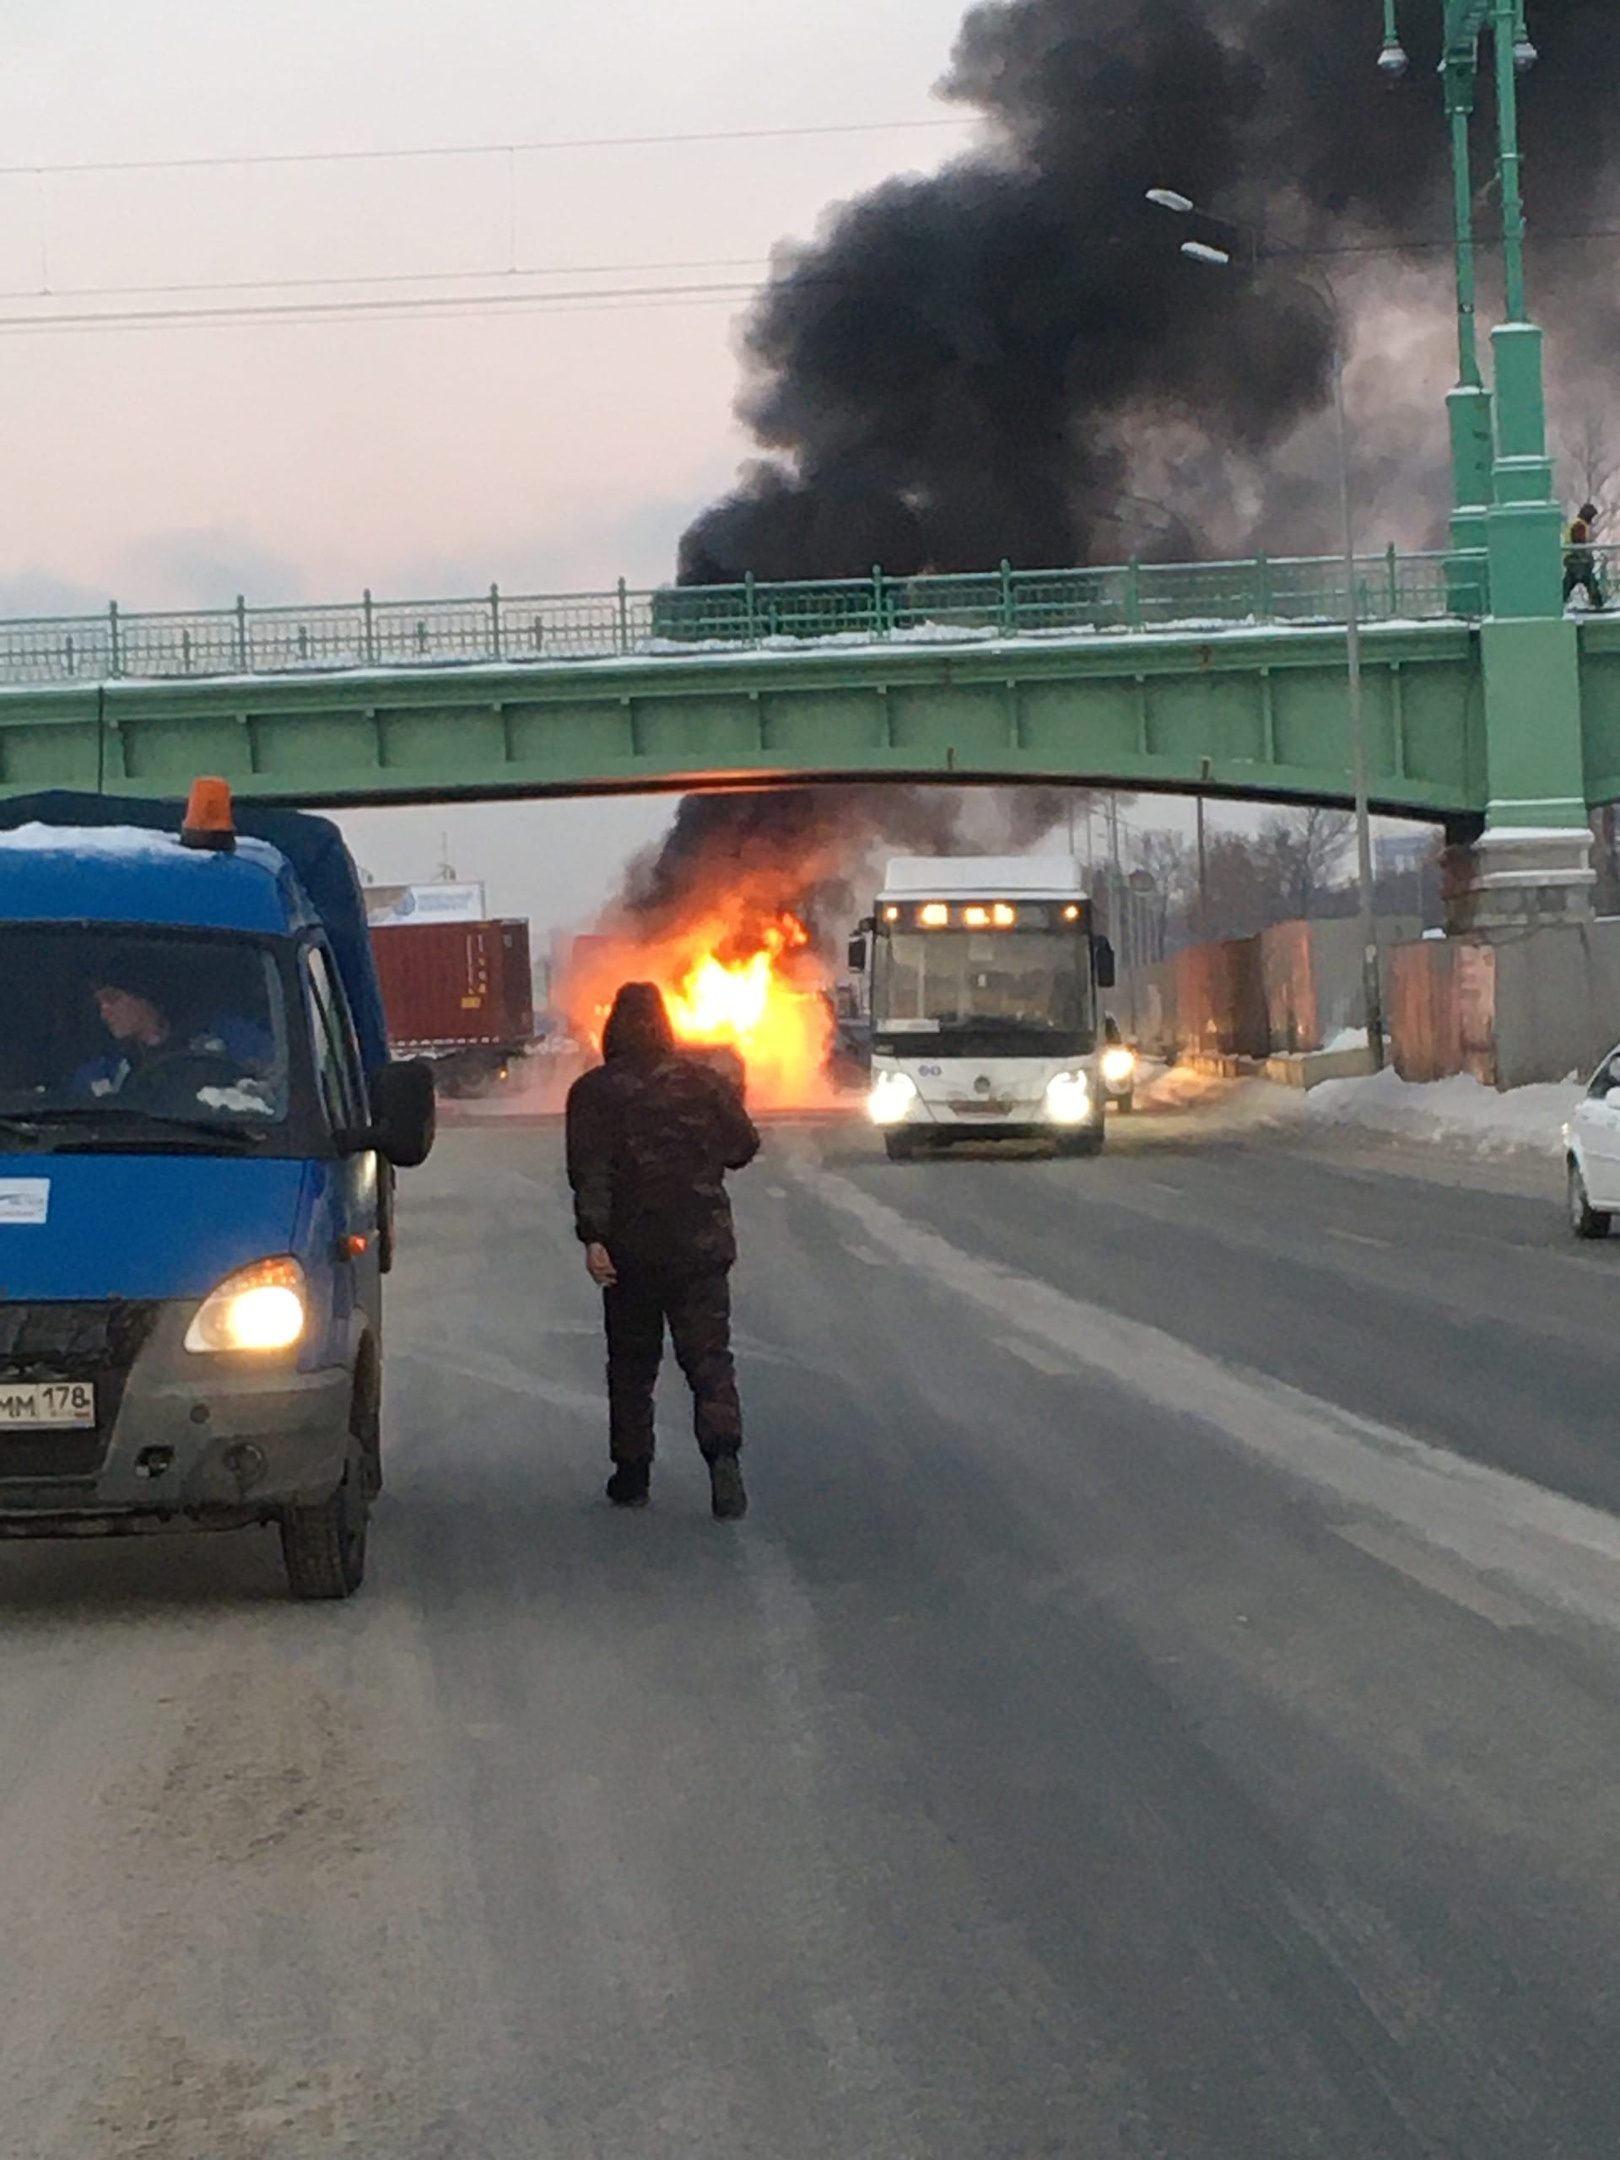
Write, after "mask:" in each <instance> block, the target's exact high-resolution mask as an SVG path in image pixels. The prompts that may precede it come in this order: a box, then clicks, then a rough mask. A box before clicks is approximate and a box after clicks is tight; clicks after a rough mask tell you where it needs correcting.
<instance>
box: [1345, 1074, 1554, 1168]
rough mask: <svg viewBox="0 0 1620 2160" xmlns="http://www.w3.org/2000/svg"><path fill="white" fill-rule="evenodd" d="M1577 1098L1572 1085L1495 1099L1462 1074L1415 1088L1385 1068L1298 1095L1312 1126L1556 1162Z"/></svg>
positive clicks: (1512, 1092) (1549, 1084)
mask: <svg viewBox="0 0 1620 2160" xmlns="http://www.w3.org/2000/svg"><path fill="white" fill-rule="evenodd" d="M1580 1097H1581V1087H1580V1083H1579V1082H1578V1081H1577V1080H1574V1079H1571V1080H1560V1081H1551V1082H1547V1083H1545V1084H1543V1085H1540V1086H1537V1087H1521V1088H1510V1089H1509V1090H1508V1091H1507V1092H1506V1093H1505V1094H1498V1093H1497V1091H1496V1090H1495V1089H1494V1088H1488V1087H1482V1086H1481V1085H1480V1083H1479V1082H1478V1081H1477V1080H1473V1079H1470V1078H1469V1077H1468V1076H1467V1075H1466V1074H1460V1075H1458V1076H1457V1077H1456V1078H1454V1079H1450V1080H1434V1081H1430V1082H1428V1083H1427V1084H1424V1085H1419V1084H1418V1083H1416V1082H1414V1081H1410V1080H1403V1079H1401V1077H1400V1075H1399V1074H1398V1073H1396V1072H1395V1071H1394V1070H1393V1069H1392V1068H1388V1067H1386V1069H1385V1070H1384V1071H1383V1072H1380V1073H1372V1074H1369V1075H1368V1076H1367V1077H1366V1078H1365V1079H1361V1080H1328V1081H1324V1082H1323V1084H1322V1085H1321V1086H1320V1087H1315V1088H1312V1089H1311V1091H1310V1093H1309V1094H1308V1095H1307V1096H1306V1098H1305V1113H1306V1116H1307V1118H1309V1119H1310V1120H1311V1121H1312V1122H1313V1123H1317V1124H1322V1125H1338V1126H1354V1127H1359V1128H1362V1129H1363V1130H1368V1131H1373V1132H1387V1133H1398V1134H1401V1135H1403V1136H1404V1137H1405V1138H1408V1139H1413V1140H1444V1141H1449V1142H1450V1143H1452V1144H1453V1145H1462V1146H1465V1147H1470V1148H1473V1149H1475V1150H1476V1151H1477V1152H1478V1153H1480V1154H1501V1153H1507V1152H1509V1151H1511V1150H1514V1149H1525V1150H1529V1151H1531V1152H1533V1153H1535V1154H1548V1155H1556V1154H1557V1153H1558V1151H1559V1149H1560V1148H1561V1146H1562V1144H1563V1138H1562V1136H1563V1126H1564V1120H1565V1119H1566V1118H1567V1117H1568V1116H1569V1114H1570V1112H1571V1110H1572V1109H1573V1108H1574V1107H1575V1105H1576V1103H1577V1102H1579V1100H1580Z"/></svg>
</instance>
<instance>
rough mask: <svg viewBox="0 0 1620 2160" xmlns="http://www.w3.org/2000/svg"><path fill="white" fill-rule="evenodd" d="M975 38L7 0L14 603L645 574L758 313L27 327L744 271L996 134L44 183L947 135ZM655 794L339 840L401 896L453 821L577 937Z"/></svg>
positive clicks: (5, 458)
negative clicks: (921, 125)
mask: <svg viewBox="0 0 1620 2160" xmlns="http://www.w3.org/2000/svg"><path fill="white" fill-rule="evenodd" d="M961 12H962V0H815V4H814V5H813V6H805V5H803V4H800V0H795V4H792V5H790V4H788V0H683V4H682V5H681V6H679V7H672V6H670V5H668V4H667V0H664V4H654V0H591V4H583V0H569V4H561V0H453V4H452V0H388V4H387V5H384V4H383V0H335V4H334V0H320V4H316V0H278V4H276V5H275V6H270V5H267V4H264V0H258V4H254V5H249V4H246V0H14V4H13V5H11V6H9V7H8V8H7V9H6V10H5V31H4V35H3V39H0V52H3V56H4V65H3V66H0V145H3V149H0V165H3V166H4V167H7V168H23V169H22V170H14V171H13V170H8V171H6V172H5V173H3V174H0V469H3V470H4V472H5V476H6V498H7V504H8V509H9V513H10V514H9V516H8V517H7V518H6V520H5V523H4V526H3V528H0V610H3V611H4V612H6V613H23V612H31V611H42V612H43V611H58V610H67V609H71V608H77V607H80V606H85V605H90V606H95V607H99V606H101V605H103V604H104V603H105V602H106V600H107V599H108V598H110V597H115V598H117V599H118V600H119V601H120V602H121V603H122V604H124V605H125V606H127V607H166V606H193V605H221V604H228V603H229V602H230V601H231V599H232V598H233V597H234V595H235V594H236V593H237V592H238V591H243V592H246V594H247V595H248V597H249V598H250V599H251V600H254V601H258V602H261V603H268V602H273V601H278V600H297V599H324V598H336V597H339V596H345V595H354V594H358V592H359V591H360V590H361V589H362V588H363V587H365V586H368V585H369V586H370V587H371V588H372V589H373V590H374V591H376V592H377V593H379V594H388V593H392V594H395V595H399V596H409V597H423V596H428V595H433V594H437V593H450V592H456V591H463V590H466V591H476V590H482V589H484V588H487V586H488V585H489V584H490V583H491V581H492V580H495V581H499V583H500V584H501V585H502V586H503V587H505V588H507V589H509V590H512V591H522V590H528V591H546V590H552V591H565V590H570V589H572V590H579V589H581V588H588V587H592V586H596V585H600V584H604V583H610V582H611V581H612V580H613V579H615V578H617V577H618V576H620V575H621V574H622V575H624V576H625V577H627V578H629V579H630V581H631V582H632V583H633V584H635V583H640V584H650V583H653V582H655V581H657V580H658V579H660V578H662V577H664V576H666V575H668V573H669V571H670V569H671V567H672V564H673V559H674V548H675V542H676V539H677V537H678V535H679V533H680V531H681V529H682V527H683V526H684V525H685V524H686V522H687V521H688V519H689V518H690V517H691V516H692V514H693V513H694V512H695V511H696V510H698V509H699V508H701V507H702V505H703V504H704V503H705V502H707V501H708V500H709V499H710V498H711V497H712V496H713V495H715V494H716V493H717V492H719V491H720V490H722V489H723V488H724V487H725V486H726V485H727V484H728V483H729V481H730V480H731V478H732V475H733V473H734V471H735V468H736V465H737V462H738V459H739V457H740V456H742V455H743V454H744V453H745V450H746V447H747V446H746V443H745V440H744V438H743V436H742V435H741V432H740V431H739V430H738V429H737V427H736V425H735V423H734V421H733V419H732V416H731V407H732V401H733V398H734V397H735V394H736V391H737V387H738V379H739V378H738V367H737V361H736V354H735V343H734V340H735V330H736V322H737V317H738V314H739V312H740V303H739V302H738V301H736V300H734V299H725V300H723V301H721V302H720V303H719V304H716V303H713V302H709V303H705V304H693V303H691V302H678V303H671V302H669V301H667V300H661V301H660V302H659V304H657V305H644V306H637V307H627V306H625V305H623V304H622V303H619V304H614V305H611V306H610V305H598V306H596V307H593V308H590V309H581V308H576V309H572V310H568V311H564V310H559V309H556V308H552V309H550V310H546V311H528V310H525V309H521V308H516V307H511V306H501V307H500V308H499V310H498V311H490V312H484V313H471V312H469V313H467V314H464V315H460V316H457V317H456V318H454V319H448V320H447V319H444V316H443V314H442V312H441V314H440V316H439V317H438V319H405V320H401V319H397V318H395V319H388V318H386V317H385V318H383V319H381V320H378V319H376V318H375V316H373V317H372V318H371V319H358V320H357V319H352V318H351V319H346V320H343V319H339V320H333V319H331V318H330V317H328V318H323V319H320V320H316V321H304V322H299V323H291V324H289V323H285V322H279V323H275V324H272V325H266V324H264V323H257V324H254V325H251V326H241V325H234V326H219V325H217V324H216V325H210V326H207V327H199V326H196V325H185V326H181V327H159V328H142V329H138V330H130V329H113V328H109V327H106V326H98V327H96V328H93V329H89V330H75V331H66V330H59V331H56V332H54V333H53V334H50V335H44V334H40V333H39V332H38V331H33V330H23V329H20V328H18V327H17V325H18V324H19V323H24V324H27V323H33V322H36V321H38V320H40V319H52V318H59V317H60V316H62V315H82V314H84V313H87V312H100V311H104V310H111V311H117V312H127V311H158V312H162V311H168V310H175V309H186V310H199V309H209V308H213V309H218V308H221V307H229V306H234V305H239V304H240V303H242V302H243V301H244V300H245V301H248V302H252V303H254V304H268V305H278V306H286V305H289V304H292V303H296V302H300V301H308V300H317V301H319V302H321V303H323V304H328V305H330V304H331V303H333V302H335V301H338V302H341V301H345V300H348V301H354V300H359V301H363V302H367V303H372V302H375V301H377V300H378V299H380V298H385V297H388V296H390V295H396V294H399V293H402V292H403V293H405V294H409V295H413V296H415V295H422V296H430V297H431V298H433V299H434V300H435V301H442V300H443V299H444V298H445V297H447V296H449V295H452V294H464V295H465V294H472V295H474V296H479V297H480V298H484V297H487V296H490V295H499V296H501V298H502V299H503V300H504V299H505V297H506V296H508V295H510V294H512V293H514V292H523V293H530V292H535V291H545V290H552V291H566V292H579V291H581V290H584V291H596V290H600V289H602V288H618V289H621V290H622V289H624V288H627V287H645V286H649V285H668V284H671V283H679V282H683V281H692V282H698V283H707V284H714V283H734V282H737V281H747V280H749V279H752V278H755V277H757V275H758V274H759V269H760V266H762V265H763V263H764V262H765V260H766V258H767V257H768V255H769V252H770V250H771V248H772V247H773V246H774V245H775V244H776V243H777V242H779V241H780V240H782V239H784V238H789V237H795V236H799V237H803V236H807V235H809V234H811V233H813V232H814V231H815V229H816V226H817V223H818V221H819V219H820V217H821V215H822V213H823V211H824V209H825V207H826V206H827V205H828V204H829V203H830V202H833V201H835V200H837V199H839V198H840V197H844V196H848V195H850V194H853V193H856V192H859V191H861V190H863V189H864V188H866V187H868V186H870V185H871V184H872V183H873V182H874V181H877V180H879V179H881V178H882V177H883V176H885V175H886V174H888V173H891V172H896V171H906V170H918V169H928V168H930V167H932V166H934V165H936V164H937V163H939V162H940V161H941V160H942V159H944V158H946V157H948V156H949V155H950V154H951V153H952V151H953V150H955V149H957V148H960V147H961V146H963V145H964V144H965V143H966V142H967V141H968V140H969V135H970V131H969V129H968V128H967V127H966V126H965V125H961V124H957V125H953V126H952V127H950V128H947V129H942V130H938V131H887V132H877V133H870V134H848V135H821V136H803V137H798V138H793V139H786V140H780V141H765V142H761V141H752V142H732V143H714V142H710V143H702V144H684V145H674V144H662V145H646V146H643V147H639V148H619V149H590V150H577V149H576V150H546V151H531V152H528V153H526V154H523V155H519V156H516V157H508V156H505V155H496V156H485V157H445V158H431V159H429V158H417V159H401V160H399V161H392V160H390V161H386V162H363V161H354V162H348V163H313V164H285V165H275V166H254V167H246V168H242V167H232V166H229V165H226V166H212V167H199V168H194V169H188V170H179V171H158V172H152V171H147V172H139V171H135V172H132V171H123V172H105V171H97V172H86V171H79V172H73V173H63V172H59V171H58V172H51V171H44V172H41V171H38V170H36V169H35V168H49V167H61V166H84V165H87V164H94V165H105V164H108V163H113V162H118V161H133V162H140V161H147V160H164V159H176V160H178V159H194V158H195V159H209V158H237V157H243V156H259V155H265V154H272V155H285V154H288V153H303V152H311V151H320V152H327V151H347V152H353V151H376V150H415V149H421V148H429V147H434V148H437V147H443V146H463V145H466V146H479V145H496V146H502V145H509V144H534V143H555V142H558V141H571V142H577V141H578V140H579V139H580V138H600V137H625V136H648V135H670V134H702V133H710V132H723V131H727V130H736V129H768V128H834V127H841V126H845V125H849V124H864V123H872V122H881V123H885V125H887V123H890V122H896V121H917V120H939V119H941V118H949V117H951V116H950V114H949V113H948V111H947V110H946V109H945V108H943V107H941V106H940V105H939V104H938V103H937V102H936V101H934V100H933V99H932V98H931V96H930V90H931V86H932V85H933V84H934V82H935V81H937V79H938V78H939V76H940V74H941V73H942V72H943V70H944V67H945V65H946V62H947V60H948V57H949V53H950V48H951V44H952V40H953V37H954V34H955V30H956V26H957V23H958V20H959V17H960V14H961ZM670 265H681V266H687V265H690V266H695V267H691V268H684V267H683V268H679V269H672V268H670V267H668V266H670ZM514 267H515V268H516V270H517V272H519V273H528V272H534V271H541V272H545V273H552V274H549V275H545V276H538V277H537V276H532V275H522V274H519V275H514V274H513V272H514ZM260 280H263V281H266V282H265V283H264V284H263V285H262V286H257V281H260ZM349 280H352V281H355V282H343V281H349ZM383 280H396V281H403V282H394V283H385V282H382V281H383ZM328 281H336V282H328ZM413 281H414V282H413ZM250 284H252V285H255V287H256V289H254V290H249V291H243V290H234V291H232V290H220V289H219V288H221V287H223V286H227V285H234V286H238V287H242V286H247V285H250ZM188 287H189V288H198V289H192V290H189V291H188V290H178V289H175V288H188ZM154 288H155V289H154ZM42 292H48V293H49V294H50V295H52V296H53V297H52V298H50V299H49V300H42V299H41V298H40V297H39V296H40V295H41V293H42ZM669 808H670V805H669V803H668V801H667V800H666V801H665V802H663V803H662V804H652V803H634V804H631V803H617V804H615V803H601V802H597V803H575V804H568V805H557V804H535V805H524V806H502V807H492V808H488V809H468V808H457V809H454V810H449V811H444V812H438V811H426V812H415V811H401V812H388V813H377V814H367V815H364V816H361V817H358V818H355V819H353V820H352V821H351V822H350V829H351V831H352V833H353V835H354V838H355V841H356V845H357V850H358V852H359V853H360V855H361V857H362V860H363V861H364V862H365V863H366V865H367V866H368V867H369V868H371V869H372V870H373V871H375V873H376V874H377V875H378V876H379V877H382V878H385V879H395V878H410V877H419V876H420V877H425V876H431V875H432V873H433V871H434V869H435V868H436V866H437V864H438V861H439V856H440V847H439V835H440V833H441V832H445V831H447V832H448V834H449V846H450V854H451V859H452V860H453V861H454V862H455V863H456V865H457V866H458V867H459V868H460V869H461V870H462V871H463V872H464V873H465V874H468V875H478V874H482V875H484V876H485V877H486V878H487V879H488V881H489V884H490V887H491V893H492V898H493V899H494V901H495V904H496V905H498V906H499V907H501V908H502V909H504V910H507V911H510V912H529V913H533V914H534V915H535V916H536V917H537V918H539V919H540V920H541V921H547V920H569V919H573V918H576V917H578V916H580V915H584V914H588V913H590V912H591V911H592V910H593V909H594V907H595V906H596V905H597V904H598V902H599V901H600V900H601V898H602V897H604V896H605V893H606V891H607V890H608V889H609V887H610V886H611V884H612V883H613V881H614V879H615V878H616V876H617V874H618V870H619V868H620V866H621V864H622V862H623V859H624V857H625V855H626V853H627V851H628V850H629V849H630V848H632V847H634V846H636V845H640V844H643V843H644V842H645V841H646V840H647V839H648V838H650V837H651V836H652V835H653V834H654V833H655V832H656V831H658V830H659V829H660V828H661V827H662V825H663V824H664V823H665V821H666V820H667V817H668V814H669Z"/></svg>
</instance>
